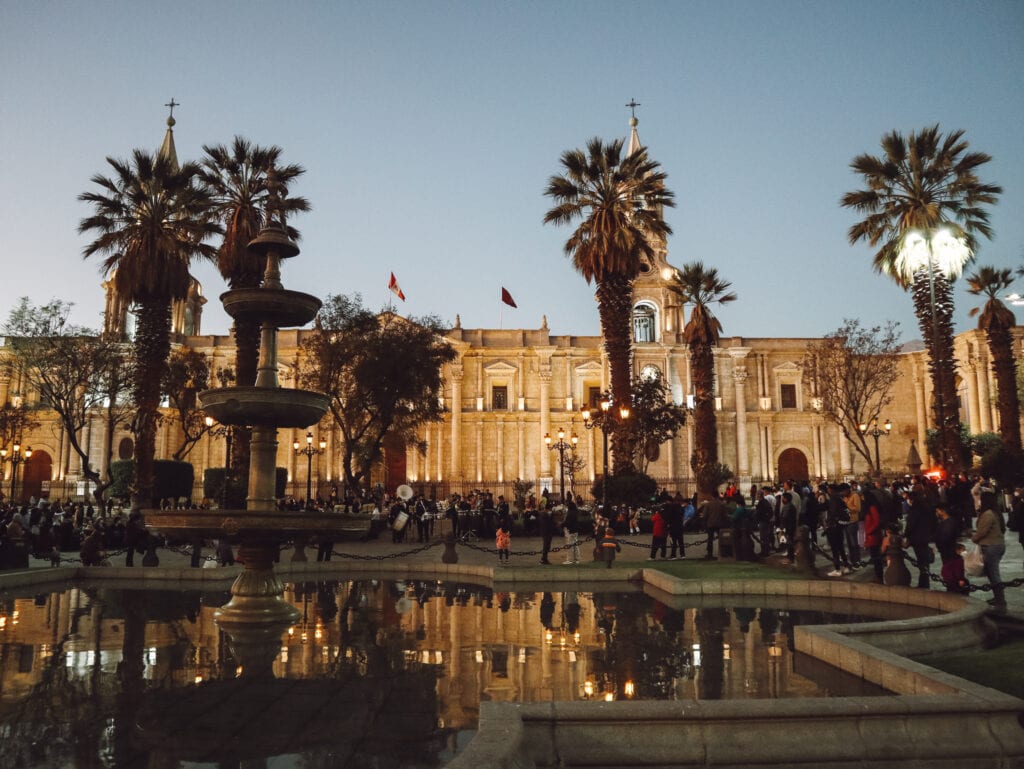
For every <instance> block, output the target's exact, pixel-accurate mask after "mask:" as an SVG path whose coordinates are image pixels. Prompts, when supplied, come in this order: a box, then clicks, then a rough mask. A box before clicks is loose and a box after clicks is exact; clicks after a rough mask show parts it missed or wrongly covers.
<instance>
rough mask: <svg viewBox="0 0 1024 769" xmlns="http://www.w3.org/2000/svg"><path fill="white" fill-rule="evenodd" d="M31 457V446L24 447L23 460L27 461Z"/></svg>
mask: <svg viewBox="0 0 1024 769" xmlns="http://www.w3.org/2000/svg"><path fill="white" fill-rule="evenodd" d="M31 456H32V447H31V446H26V447H25V459H28V458H29V457H31Z"/></svg>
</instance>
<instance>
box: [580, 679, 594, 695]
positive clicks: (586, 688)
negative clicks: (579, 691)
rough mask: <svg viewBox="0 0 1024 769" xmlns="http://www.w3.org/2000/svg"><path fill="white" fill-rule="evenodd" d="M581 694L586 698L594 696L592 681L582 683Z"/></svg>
mask: <svg viewBox="0 0 1024 769" xmlns="http://www.w3.org/2000/svg"><path fill="white" fill-rule="evenodd" d="M583 693H584V694H585V695H586V696H587V697H590V696H592V695H593V694H594V682H593V681H584V682H583Z"/></svg>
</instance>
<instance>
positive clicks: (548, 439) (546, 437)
mask: <svg viewBox="0 0 1024 769" xmlns="http://www.w3.org/2000/svg"><path fill="white" fill-rule="evenodd" d="M544 442H545V443H546V444H547V445H548V446H550V445H551V434H550V433H544Z"/></svg>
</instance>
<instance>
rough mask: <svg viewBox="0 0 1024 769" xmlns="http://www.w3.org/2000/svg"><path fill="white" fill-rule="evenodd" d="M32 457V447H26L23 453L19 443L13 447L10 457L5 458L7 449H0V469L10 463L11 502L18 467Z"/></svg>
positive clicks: (16, 483) (16, 485) (16, 484)
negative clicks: (5, 463)
mask: <svg viewBox="0 0 1024 769" xmlns="http://www.w3.org/2000/svg"><path fill="white" fill-rule="evenodd" d="M31 456H32V447H31V446H26V447H25V451H24V453H23V452H22V450H21V442H20V441H19V442H17V443H15V444H14V446H13V450H12V451H11V455H10V456H7V449H0V467H2V466H3V463H4V462H10V463H11V502H12V503H13V502H14V490H15V489H16V488H17V487H18V466H19V465H21V464H22V463H23V462H27V461H28V460H29V458H30V457H31Z"/></svg>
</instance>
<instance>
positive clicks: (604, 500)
mask: <svg viewBox="0 0 1024 769" xmlns="http://www.w3.org/2000/svg"><path fill="white" fill-rule="evenodd" d="M627 419H629V406H625V405H623V406H619V409H618V416H617V417H616V415H615V412H614V411H613V410H612V396H611V395H610V394H608V393H605V394H604V395H603V396H601V413H600V414H598V415H595V414H594V413H593V412H592V411H591V410H590V408H589V407H587V406H584V407H583V426H584V427H586V428H587V429H588V430H593V429H594V428H595V427H600V428H601V449H602V456H603V458H604V472H603V474H602V476H601V509H602V510H605V509H607V507H608V433H609V432H610V430H609V427H610V426H614V425H616V424H618V423H619V422H624V421H625V420H627Z"/></svg>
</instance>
